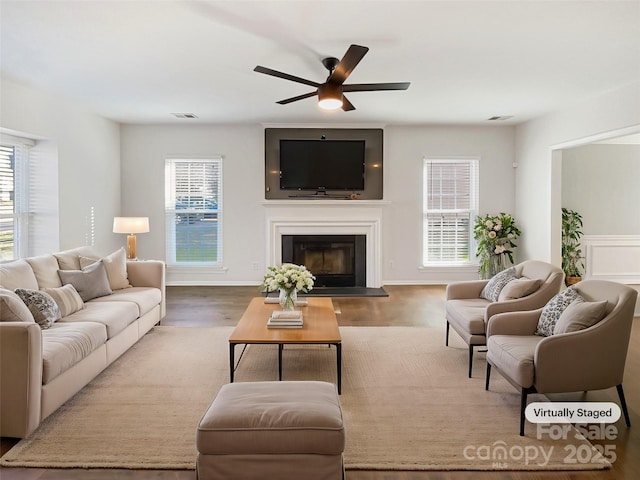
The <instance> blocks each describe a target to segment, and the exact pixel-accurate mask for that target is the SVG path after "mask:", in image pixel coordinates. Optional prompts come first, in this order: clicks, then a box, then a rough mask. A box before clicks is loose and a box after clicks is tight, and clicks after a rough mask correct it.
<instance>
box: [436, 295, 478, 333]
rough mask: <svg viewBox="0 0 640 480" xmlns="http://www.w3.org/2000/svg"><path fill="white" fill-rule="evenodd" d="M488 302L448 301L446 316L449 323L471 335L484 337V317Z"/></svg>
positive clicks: (475, 300) (476, 300) (469, 300)
mask: <svg viewBox="0 0 640 480" xmlns="http://www.w3.org/2000/svg"><path fill="white" fill-rule="evenodd" d="M487 305H489V301H488V300H485V299H483V298H477V299H476V298H473V299H464V300H448V301H447V302H446V315H447V320H448V321H449V323H454V324H456V325H459V326H460V327H462V328H463V329H464V331H466V332H469V333H470V334H472V335H484V333H485V324H484V316H485V313H486V311H487Z"/></svg>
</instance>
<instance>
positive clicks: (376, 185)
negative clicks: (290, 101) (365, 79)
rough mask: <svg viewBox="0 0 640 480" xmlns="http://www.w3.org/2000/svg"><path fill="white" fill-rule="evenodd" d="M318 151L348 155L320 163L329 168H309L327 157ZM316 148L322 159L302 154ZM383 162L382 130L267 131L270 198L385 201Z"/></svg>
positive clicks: (266, 188) (267, 196)
mask: <svg viewBox="0 0 640 480" xmlns="http://www.w3.org/2000/svg"><path fill="white" fill-rule="evenodd" d="M317 147H322V149H323V150H324V149H329V150H331V149H341V150H344V151H343V152H342V153H340V152H337V153H336V152H335V151H334V152H333V153H332V154H330V155H324V160H318V162H317V163H319V164H322V166H323V168H314V167H312V166H310V165H309V163H314V161H313V160H314V159H315V160H317V158H318V157H317V156H318V155H319V156H320V158H322V156H323V154H322V150H319V149H318V148H317ZM310 148H313V149H314V150H316V152H320V153H314V154H313V155H311V154H304V155H303V154H302V153H301V151H302V152H304V151H305V150H308V149H310ZM347 149H349V150H348V151H349V153H345V152H346V151H347ZM324 153H325V154H326V152H324ZM294 157H295V160H294ZM382 157H383V130H382V129H381V128H295V127H291V128H265V129H264V198H265V200H292V201H296V200H305V199H313V200H330V199H345V200H349V199H357V200H382V199H383V195H382V194H383V192H382V184H383V158H382ZM338 158H348V160H347V161H346V162H344V161H343V162H338V161H337V160H336V159H338ZM356 158H358V160H357V161H356V160H355V159H356ZM294 161H295V163H294ZM281 162H282V165H281ZM298 162H300V163H298ZM305 162H307V164H306V165H305V164H304V163H305ZM347 165H350V166H349V167H348V166H347ZM301 170H305V171H306V173H304V175H303V172H302V171H301Z"/></svg>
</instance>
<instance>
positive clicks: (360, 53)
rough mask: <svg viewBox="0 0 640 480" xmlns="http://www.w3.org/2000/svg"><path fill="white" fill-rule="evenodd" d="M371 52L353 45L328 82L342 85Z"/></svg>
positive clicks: (366, 48)
mask: <svg viewBox="0 0 640 480" xmlns="http://www.w3.org/2000/svg"><path fill="white" fill-rule="evenodd" d="M368 51H369V48H368V47H363V46H361V45H351V46H350V47H349V49H348V50H347V53H345V54H344V57H342V60H340V63H339V64H338V65H337V66H336V69H335V70H334V71H333V72H332V73H331V75H330V76H329V78H328V79H327V82H329V83H337V84H338V85H341V84H343V83H344V81H345V80H346V79H347V77H348V76H349V75H351V72H352V71H353V69H354V68H356V65H358V63H360V60H362V57H364V56H365V55H366V53H367V52H368Z"/></svg>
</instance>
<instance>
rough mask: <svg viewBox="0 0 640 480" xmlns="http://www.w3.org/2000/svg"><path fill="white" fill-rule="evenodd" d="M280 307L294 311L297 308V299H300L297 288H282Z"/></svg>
mask: <svg viewBox="0 0 640 480" xmlns="http://www.w3.org/2000/svg"><path fill="white" fill-rule="evenodd" d="M279 300H280V308H281V309H282V310H284V311H292V310H295V309H296V300H298V291H297V290H296V289H295V288H288V289H287V288H281V289H280V297H279Z"/></svg>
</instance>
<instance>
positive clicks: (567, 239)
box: [562, 207, 584, 286]
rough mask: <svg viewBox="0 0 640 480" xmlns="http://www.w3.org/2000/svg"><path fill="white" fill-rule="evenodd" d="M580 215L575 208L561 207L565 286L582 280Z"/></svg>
mask: <svg viewBox="0 0 640 480" xmlns="http://www.w3.org/2000/svg"><path fill="white" fill-rule="evenodd" d="M581 229H582V215H580V214H579V213H578V212H576V211H575V210H569V209H568V208H564V207H562V270H563V271H564V274H565V280H564V281H565V284H566V285H567V286H569V285H573V284H575V283H578V282H579V281H580V280H582V274H581V273H580V272H581V270H583V269H584V263H583V261H582V249H581V248H580V237H582V235H583V234H582V230H581Z"/></svg>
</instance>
